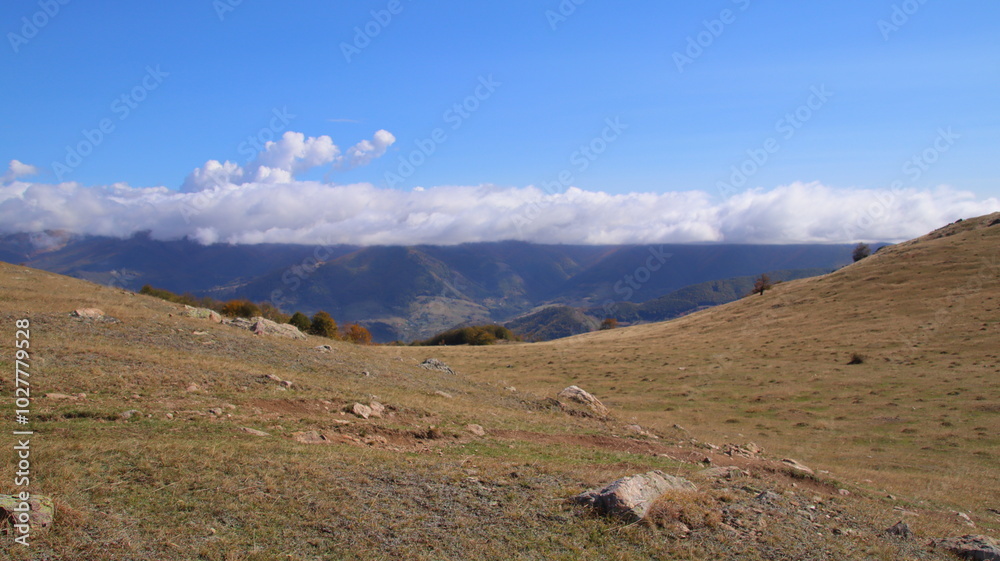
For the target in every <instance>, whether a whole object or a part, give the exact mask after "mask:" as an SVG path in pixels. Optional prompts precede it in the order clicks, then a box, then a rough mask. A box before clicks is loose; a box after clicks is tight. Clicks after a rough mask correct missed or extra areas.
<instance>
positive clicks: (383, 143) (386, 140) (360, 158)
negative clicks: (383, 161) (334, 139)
mask: <svg viewBox="0 0 1000 561" xmlns="http://www.w3.org/2000/svg"><path fill="white" fill-rule="evenodd" d="M394 142H396V137H395V136H393V134H392V133H391V132H389V131H387V130H385V129H382V130H379V131H377V132H376V133H375V136H374V137H373V138H372V139H371V140H362V141H361V142H359V143H357V144H355V145H354V146H351V147H350V148H349V149H348V150H347V165H349V166H350V167H357V166H364V165H368V164H369V163H371V161H372V160H374V159H375V158H378V157H380V156H382V155H383V154H385V151H386V150H388V149H389V147H390V146H392V144H393V143H394Z"/></svg>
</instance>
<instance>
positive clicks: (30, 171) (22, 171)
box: [0, 131, 383, 183]
mask: <svg viewBox="0 0 1000 561" xmlns="http://www.w3.org/2000/svg"><path fill="white" fill-rule="evenodd" d="M379 132H383V131H379ZM30 175H38V168H36V167H35V166H29V165H28V164H23V163H21V162H19V161H18V160H11V161H10V163H9V164H7V171H6V172H5V173H4V174H3V175H0V183H10V182H11V181H14V180H15V179H17V178H19V177H24V176H30Z"/></svg>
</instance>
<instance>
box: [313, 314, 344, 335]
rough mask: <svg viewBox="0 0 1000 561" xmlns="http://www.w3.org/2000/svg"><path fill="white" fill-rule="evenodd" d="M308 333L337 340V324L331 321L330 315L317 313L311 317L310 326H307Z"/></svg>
mask: <svg viewBox="0 0 1000 561" xmlns="http://www.w3.org/2000/svg"><path fill="white" fill-rule="evenodd" d="M309 333H312V334H313V335H319V336H320V337H329V338H330V339H336V338H337V322H336V321H333V318H332V317H330V314H328V313H326V312H324V311H319V312H316V315H314V316H313V319H312V324H311V325H310V326H309Z"/></svg>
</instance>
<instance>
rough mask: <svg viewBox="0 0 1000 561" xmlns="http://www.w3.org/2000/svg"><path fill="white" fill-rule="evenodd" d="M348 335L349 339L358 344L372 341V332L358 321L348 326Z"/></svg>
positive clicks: (366, 343)
mask: <svg viewBox="0 0 1000 561" xmlns="http://www.w3.org/2000/svg"><path fill="white" fill-rule="evenodd" d="M346 337H347V340H348V341H350V342H352V343H355V344H358V345H370V344H371V342H372V334H371V333H370V332H369V331H368V330H367V329H365V328H364V327H362V326H360V325H358V324H356V323H352V324H350V325H348V326H347V333H346Z"/></svg>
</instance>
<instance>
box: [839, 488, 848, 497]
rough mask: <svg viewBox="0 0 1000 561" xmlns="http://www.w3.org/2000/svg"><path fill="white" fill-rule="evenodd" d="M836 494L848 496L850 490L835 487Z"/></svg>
mask: <svg viewBox="0 0 1000 561" xmlns="http://www.w3.org/2000/svg"><path fill="white" fill-rule="evenodd" d="M837 494H839V495H840V496H842V497H849V496H851V492H850V491H848V490H847V489H837Z"/></svg>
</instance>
